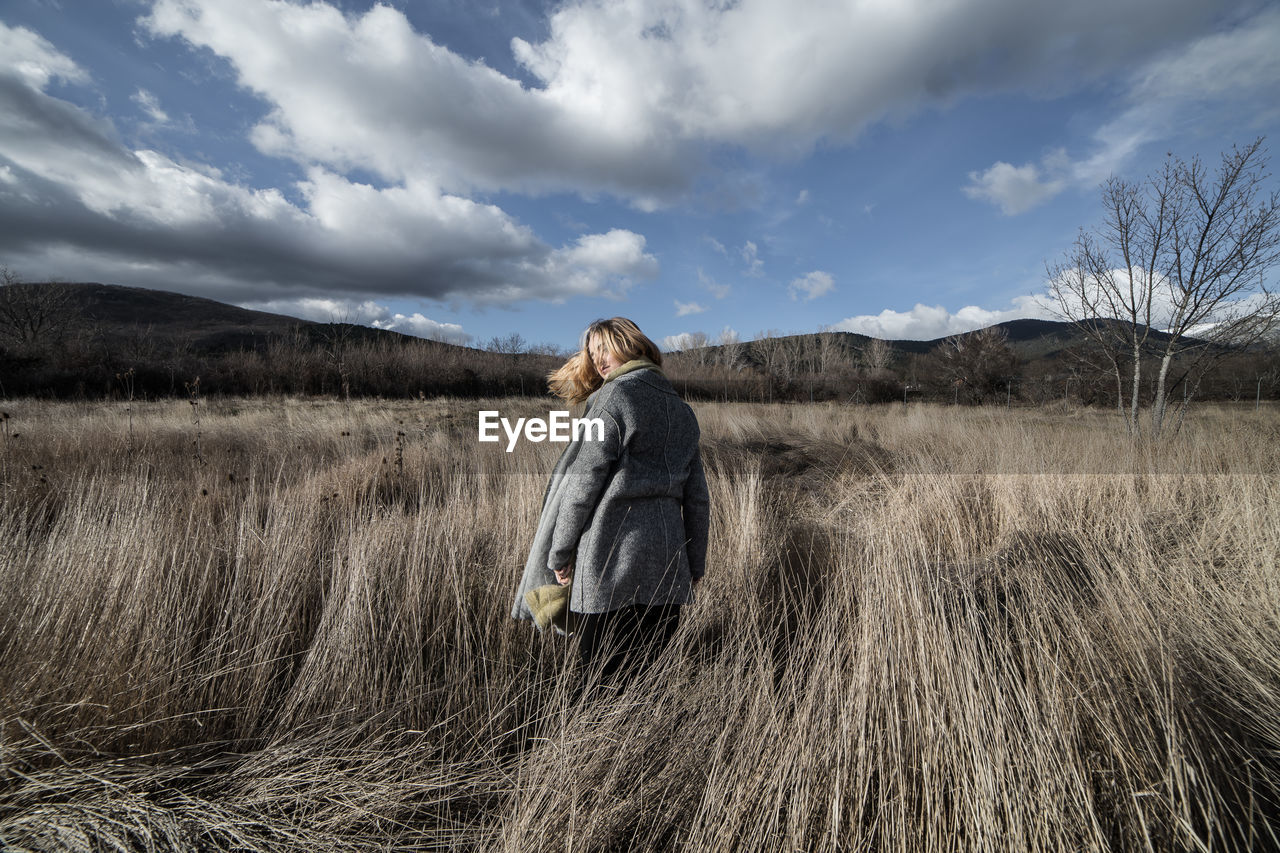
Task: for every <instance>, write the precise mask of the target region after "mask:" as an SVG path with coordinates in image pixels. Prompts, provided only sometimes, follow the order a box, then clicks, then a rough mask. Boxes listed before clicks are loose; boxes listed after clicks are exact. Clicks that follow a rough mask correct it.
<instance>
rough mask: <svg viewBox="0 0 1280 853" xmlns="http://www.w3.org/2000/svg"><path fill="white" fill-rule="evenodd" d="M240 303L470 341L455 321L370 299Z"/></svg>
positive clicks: (437, 338) (312, 317) (438, 338)
mask: <svg viewBox="0 0 1280 853" xmlns="http://www.w3.org/2000/svg"><path fill="white" fill-rule="evenodd" d="M240 307H241V308H249V309H251V310H254V311H269V312H271V313H273V314H284V315H285V316H287V317H299V318H301V319H303V320H312V321H315V322H317V323H355V324H357V325H362V326H372V327H373V328H375V329H387V330H389V331H393V332H400V333H402V334H406V335H414V336H416V337H419V338H430V339H431V340H435V341H446V342H448V343H452V344H466V343H469V342H470V341H471V335H469V334H467V333H466V332H465V331H464V330H463V328H462V326H460V325H458V324H457V323H441V322H439V321H437V320H432V319H431V318H429V317H426V316H424V315H423V314H422V313H420V312H414V313H413V314H408V315H406V314H400V313H393V312H392V311H391V309H390V308H388V307H387V306H386V305H383V304H381V303H379V302H376V301H374V300H372V299H366V300H364V301H362V302H361V301H357V300H352V299H339V298H330V297H314V296H304V297H299V298H292V299H269V300H265V301H249V302H241V303H240Z"/></svg>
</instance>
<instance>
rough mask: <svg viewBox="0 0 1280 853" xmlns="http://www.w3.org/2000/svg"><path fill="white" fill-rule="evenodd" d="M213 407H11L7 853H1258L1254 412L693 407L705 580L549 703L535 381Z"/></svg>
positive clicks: (539, 407)
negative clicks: (655, 645) (672, 627)
mask: <svg viewBox="0 0 1280 853" xmlns="http://www.w3.org/2000/svg"><path fill="white" fill-rule="evenodd" d="M199 405H200V410H201V411H200V413H199V423H198V424H196V423H194V422H193V419H192V415H191V411H190V410H191V408H192V406H191V405H190V403H189V402H187V401H185V400H183V401H176V402H159V403H157V402H140V401H136V400H135V401H132V402H131V404H130V405H129V407H128V409H127V410H126V409H123V408H120V407H119V406H115V407H113V406H110V405H105V404H88V403H49V402H40V401H30V400H18V401H10V402H8V403H6V405H5V409H6V412H7V413H8V414H9V415H10V418H9V419H8V420H7V421H6V433H5V434H6V440H5V443H4V445H3V447H2V448H0V453H2V454H3V458H2V459H0V576H2V579H3V583H0V686H2V687H3V690H2V691H0V846H3V847H4V848H5V849H14V850H62V849H85V850H94V849H125V850H135V849H136V850H199V849H242V850H293V849H296V850H314V849H333V850H386V849H425V850H431V849H441V850H444V849H449V850H469V849H470V850H485V851H488V850H512V851H524V850H534V849H565V850H574V851H577V850H582V851H588V850H609V849H617V850H623V849H626V850H641V849H654V850H660V849H689V850H737V849H751V850H796V849H804V850H851V849H875V850H901V851H917V850H920V851H923V850H929V851H933V850H966V851H969V850H972V851H979V850H1008V849H1018V850H1063V849H1071V850H1099V851H1102V850H1116V849H1134V850H1145V849H1154V850H1184V849H1186V850H1192V849H1195V850H1200V849H1220V850H1233V849H1235V850H1245V849H1264V848H1268V847H1277V846H1280V839H1277V837H1276V835H1275V833H1276V831H1277V827H1278V825H1280V824H1278V821H1280V818H1278V814H1280V806H1278V803H1277V796H1278V795H1280V765H1278V764H1277V761H1276V759H1275V756H1276V755H1277V754H1280V753H1278V752H1277V750H1278V749H1280V715H1278V714H1277V713H1276V711H1275V709H1276V708H1277V707H1280V652H1277V649H1280V623H1277V620H1276V618H1275V614H1276V613H1277V612H1280V577H1278V576H1277V570H1276V563H1277V556H1278V555H1280V513H1277V512H1276V510H1275V508H1276V506H1278V505H1280V477H1277V476H1276V475H1277V473H1280V442H1277V441H1276V439H1277V437H1280V423H1278V422H1277V420H1276V418H1275V415H1274V414H1273V413H1268V412H1266V411H1263V412H1260V413H1255V412H1252V411H1246V410H1245V409H1239V408H1231V407H1225V406H1224V407H1207V408H1205V409H1202V410H1200V411H1198V412H1196V413H1194V414H1193V415H1192V416H1191V417H1190V418H1189V419H1188V421H1187V423H1186V425H1185V427H1184V428H1183V430H1182V431H1181V433H1180V434H1179V435H1178V436H1176V437H1174V438H1172V439H1171V440H1168V441H1165V442H1163V443H1160V444H1155V445H1151V444H1137V443H1133V442H1132V441H1130V440H1129V439H1127V438H1125V437H1124V434H1123V431H1122V430H1120V429H1119V428H1118V424H1117V422H1116V417H1117V416H1115V415H1113V414H1112V413H1110V412H1097V411H1071V410H1065V409H1058V410H1053V411H1049V410H1012V411H1007V410H1004V409H1000V410H985V409H965V408H956V407H945V406H923V405H921V406H911V407H909V408H908V409H906V411H905V412H904V410H903V409H902V407H900V406H896V407H884V408H870V407H841V406H835V405H826V404H816V405H808V406H805V405H744V404H713V403H709V404H701V405H698V406H696V410H697V412H698V416H699V420H700V423H701V425H702V432H703V455H704V459H705V461H706V465H707V470H708V480H709V487H710V489H711V494H712V500H713V518H712V534H711V543H710V552H709V553H710V556H709V567H708V576H707V580H706V581H705V583H704V584H702V586H701V587H700V589H699V594H698V599H697V601H696V602H695V603H694V604H692V605H691V606H690V607H688V608H687V609H686V618H685V619H684V620H683V621H682V624H681V628H680V631H679V633H678V635H677V638H676V640H675V641H674V643H673V644H672V645H671V646H670V647H669V648H668V649H667V650H666V651H665V652H664V654H663V656H662V657H661V659H660V660H659V662H658V663H657V664H656V665H655V666H654V667H653V668H652V669H650V670H649V671H648V672H647V673H646V674H645V675H644V676H643V677H642V678H641V679H640V680H639V681H638V682H636V683H634V684H633V685H632V686H631V687H630V688H629V689H628V690H627V691H626V692H625V693H623V694H622V695H620V696H616V697H610V698H607V699H596V700H592V701H589V702H574V701H571V698H570V697H571V695H572V692H573V690H572V688H573V684H574V678H575V673H574V670H573V656H572V651H571V648H570V646H569V645H568V644H566V643H565V642H564V641H562V640H560V639H557V638H555V637H550V636H541V635H537V634H536V633H535V632H534V631H533V629H532V628H531V627H530V626H529V625H528V624H527V623H517V622H515V621H513V620H511V619H510V617H509V611H510V607H511V598H512V594H513V591H514V589H515V586H516V583H517V581H518V576H519V572H520V569H521V566H522V565H523V561H524V557H525V551H526V549H527V547H528V544H529V541H530V539H531V537H532V532H533V529H534V525H535V523H536V519H537V514H538V510H539V507H540V502H541V499H542V492H543V488H544V486H545V483H546V478H547V475H548V474H549V472H550V469H551V467H552V466H553V465H554V463H555V460H556V457H557V455H558V452H559V449H560V446H558V445H551V444H545V443H544V444H530V443H528V442H522V443H521V444H520V445H519V446H518V447H517V450H516V451H515V452H513V453H506V452H504V450H503V446H502V445H494V444H481V443H479V442H478V441H476V412H477V411H479V410H481V409H499V410H501V411H502V412H503V414H504V415H506V416H510V417H513V418H514V417H520V416H525V417H528V416H534V415H537V416H545V415H546V412H547V409H548V406H546V405H543V404H541V403H540V402H539V401H535V400H527V399H525V400H521V399H509V400H480V401H458V400H443V399H434V400H421V401H416V402H384V401H350V402H337V401H312V400H299V399H283V398H276V399H246V400H225V399H216V398H207V399H202V400H201V401H200V404H199ZM15 434H16V435H15ZM197 440H198V442H199V443H198V452H197V453H193V446H194V445H193V442H196V441H197Z"/></svg>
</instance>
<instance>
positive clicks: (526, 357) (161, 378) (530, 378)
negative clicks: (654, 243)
mask: <svg viewBox="0 0 1280 853" xmlns="http://www.w3.org/2000/svg"><path fill="white" fill-rule="evenodd" d="M997 328H999V329H1001V330H1002V331H1003V332H1004V333H1005V334H1006V335H1007V342H1008V344H1009V348H1010V349H1011V350H1012V355H1009V354H1008V353H1005V354H1004V355H998V354H997V355H996V356H994V360H993V359H992V357H988V358H987V360H986V361H983V362H981V363H976V362H975V365H979V364H980V366H975V367H964V368H963V369H959V370H958V368H957V364H958V363H957V362H948V361H947V360H946V359H940V358H939V357H937V356H935V355H933V353H934V352H935V351H936V350H937V349H938V345H939V344H940V343H942V341H943V340H945V338H937V339H934V340H929V341H904V340H894V341H885V342H880V343H877V342H875V341H874V340H873V339H872V338H869V337H867V336H865V335H859V334H854V333H851V332H831V333H825V332H824V333H817V334H807V335H790V336H784V337H772V338H764V339H758V340H753V341H743V342H740V343H736V344H731V345H723V346H703V347H697V348H693V349H690V350H688V351H685V352H679V351H676V352H672V353H670V354H669V355H670V358H669V359H665V360H664V367H665V368H666V369H667V373H668V376H670V377H671V379H672V381H673V382H674V383H675V384H676V387H677V388H678V389H679V390H680V391H681V393H683V394H685V395H686V396H688V397H689V398H691V399H696V398H719V399H737V400H762V401H779V400H801V399H809V400H817V399H834V400H861V401H864V402H877V401H888V400H893V399H903V397H904V395H906V393H907V392H908V391H910V393H911V394H913V395H915V397H916V398H917V399H921V398H923V399H939V400H941V399H948V398H949V399H951V400H952V401H955V400H957V399H958V398H959V394H958V392H957V391H956V387H957V384H958V383H957V380H956V376H957V375H958V376H959V377H960V378H961V379H962V380H963V381H964V383H965V387H966V388H967V389H978V388H981V387H985V386H983V385H980V384H979V383H978V382H977V380H975V378H974V377H975V375H976V374H975V372H974V371H975V370H981V371H985V372H991V371H992V370H995V371H996V372H997V373H998V374H999V376H998V377H996V379H993V380H991V381H990V382H986V383H985V385H986V386H990V385H991V384H992V382H997V384H998V385H999V387H1000V388H1003V389H1005V390H1004V392H1003V393H1004V395H1005V398H1006V400H1007V399H1008V397H1009V394H1010V391H1011V390H1012V389H1013V388H1014V387H1016V388H1017V389H1019V390H1016V391H1013V392H1012V393H1013V395H1014V396H1015V397H1016V396H1019V395H1021V398H1022V399H1023V400H1025V401H1028V402H1037V401H1044V400H1046V399H1049V398H1051V397H1053V396H1055V395H1056V396H1057V397H1058V398H1061V397H1063V396H1066V395H1068V394H1071V395H1075V396H1076V397H1077V399H1079V400H1081V401H1082V402H1086V403H1088V402H1097V403H1102V402H1105V401H1106V400H1107V399H1108V395H1111V394H1112V393H1113V392H1112V388H1113V376H1114V374H1113V373H1112V372H1111V371H1109V370H1106V369H1105V365H1102V364H1101V363H1099V364H1090V363H1088V361H1087V360H1086V361H1082V360H1081V358H1080V357H1079V354H1078V353H1075V354H1068V353H1069V351H1070V350H1073V349H1075V350H1081V351H1083V350H1086V349H1087V348H1088V347H1087V340H1086V336H1085V335H1084V334H1083V333H1081V331H1080V330H1079V329H1077V328H1076V327H1075V326H1073V325H1071V324H1069V323H1062V322H1055V321H1051V320H1013V321H1010V322H1007V323H1001V324H999V326H998V327H997ZM1152 334H1153V337H1154V338H1155V339H1157V340H1159V339H1163V338H1164V336H1163V335H1162V334H1160V333H1157V332H1153V333H1152ZM519 340H520V339H519V336H513V338H512V340H511V341H509V342H507V343H506V344H504V345H495V346H494V347H493V349H501V350H504V351H502V352H494V351H489V350H481V349H475V348H472V347H465V346H458V345H454V344H448V343H443V342H439V341H431V340H424V339H422V338H417V337H413V336H410V335H403V334H400V333H397V332H391V331H386V330H382V329H374V328H370V327H368V326H360V325H354V324H349V323H317V322H313V321H309V320H302V319H299V318H296V317H288V316H284V315H281V314H271V313H267V312H263V311H250V310H246V309H243V308H237V307H235V306H233V305H227V304H225V303H222V302H217V301H215V300H212V299H205V298H201V297H197V296H186V295H183V294H179V293H170V292H166V291H157V290H146V289H143V288H137V287H123V286H118V285H109V284H93V283H87V284H59V285H56V286H48V285H31V284H16V285H8V286H5V287H3V288H0V396H28V395H36V396H54V397H68V396H70V397H112V396H115V397H120V396H128V397H135V396H136V397H156V396H175V395H182V394H184V393H186V392H187V391H186V389H187V388H188V387H190V386H192V385H193V384H194V380H195V379H196V378H199V380H200V382H199V388H200V391H201V393H207V394H250V395H252V394H280V393H285V394H320V395H338V396H344V397H345V396H388V397H397V396H417V395H430V396H435V395H455V396H470V397H478V396H505V395H512V394H520V395H535V396H542V395H544V394H546V389H547V385H546V375H547V373H548V372H549V371H550V370H552V369H554V368H555V367H556V366H558V365H559V364H560V363H561V362H562V358H563V357H562V356H555V355H541V354H535V353H530V352H510V351H509V350H510V349H513V348H517V347H518V344H519ZM877 348H879V349H880V352H879V353H877V352H876V350H877ZM1249 357H1251V358H1254V362H1256V363H1254V362H1250V363H1248V364H1245V363H1244V362H1241V363H1239V364H1237V365H1235V366H1234V367H1231V368H1230V370H1229V371H1228V372H1225V373H1221V374H1220V375H1219V376H1218V377H1217V378H1216V379H1215V380H1214V382H1215V383H1216V384H1213V385H1212V387H1211V386H1210V385H1203V386H1200V387H1201V393H1205V394H1209V393H1212V394H1216V395H1218V396H1223V395H1226V396H1231V397H1233V398H1238V397H1240V396H1241V395H1242V394H1243V393H1244V390H1243V389H1244V379H1243V378H1242V377H1246V375H1248V376H1254V380H1253V381H1252V384H1251V386H1250V387H1254V388H1255V391H1256V392H1257V393H1261V390H1262V383H1263V381H1264V379H1265V377H1267V376H1270V375H1272V374H1271V373H1268V372H1267V370H1268V369H1269V368H1268V367H1267V364H1269V362H1268V363H1266V364H1264V363H1263V361H1264V360H1265V357H1266V356H1265V354H1258V355H1257V356H1256V357H1254V356H1253V355H1252V354H1249ZM1259 359H1263V360H1261V361H1260V360H1259ZM966 364H967V363H966ZM984 375H985V374H984ZM1277 375H1280V373H1277ZM997 380H998V381H997ZM1266 381H1270V380H1266ZM973 393H974V394H976V398H977V400H979V401H981V400H984V399H986V398H987V397H989V396H990V388H986V390H983V391H981V392H978V391H974V392H973Z"/></svg>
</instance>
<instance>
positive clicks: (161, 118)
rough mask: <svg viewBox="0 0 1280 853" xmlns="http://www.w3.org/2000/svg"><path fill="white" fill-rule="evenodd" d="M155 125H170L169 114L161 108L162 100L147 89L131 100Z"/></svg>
mask: <svg viewBox="0 0 1280 853" xmlns="http://www.w3.org/2000/svg"><path fill="white" fill-rule="evenodd" d="M130 100H131V101H133V102H134V103H135V104H137V105H138V106H139V108H141V109H142V111H143V112H144V113H146V114H147V115H148V116H149V117H150V118H151V121H152V122H154V123H155V124H168V123H169V114H168V113H166V112H165V111H164V110H163V109H161V107H160V100H159V99H158V98H157V97H156V96H155V95H153V94H151V93H150V92H148V91H147V90H146V89H139V90H138V91H136V92H134V93H133V96H132V97H131V98H130Z"/></svg>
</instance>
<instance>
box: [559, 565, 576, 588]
mask: <svg viewBox="0 0 1280 853" xmlns="http://www.w3.org/2000/svg"><path fill="white" fill-rule="evenodd" d="M572 580H573V563H570V564H569V565H567V566H565V567H564V568H562V569H556V583H558V584H560V586H568V585H569V583H570V582H571V581H572Z"/></svg>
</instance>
